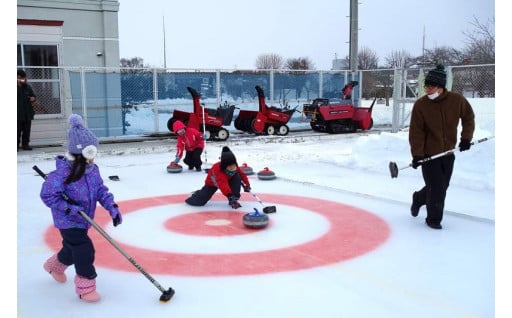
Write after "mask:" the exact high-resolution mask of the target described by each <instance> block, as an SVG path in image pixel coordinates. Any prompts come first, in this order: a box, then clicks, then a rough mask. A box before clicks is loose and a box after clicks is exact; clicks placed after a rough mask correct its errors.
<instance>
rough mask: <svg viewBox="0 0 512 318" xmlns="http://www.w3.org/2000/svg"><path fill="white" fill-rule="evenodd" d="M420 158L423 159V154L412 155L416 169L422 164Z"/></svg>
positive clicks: (412, 164)
mask: <svg viewBox="0 0 512 318" xmlns="http://www.w3.org/2000/svg"><path fill="white" fill-rule="evenodd" d="M420 160H423V156H413V157H412V163H411V167H413V168H414V169H416V168H418V167H419V166H421V163H420Z"/></svg>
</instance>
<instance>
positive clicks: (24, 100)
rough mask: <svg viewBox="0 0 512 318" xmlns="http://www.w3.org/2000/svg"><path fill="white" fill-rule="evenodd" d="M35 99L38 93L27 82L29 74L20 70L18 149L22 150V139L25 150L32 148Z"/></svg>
mask: <svg viewBox="0 0 512 318" xmlns="http://www.w3.org/2000/svg"><path fill="white" fill-rule="evenodd" d="M35 101H36V95H35V94H34V91H33V90H32V87H31V86H30V85H28V83H27V74H26V73H25V71H24V70H18V144H17V148H18V151H20V141H21V148H22V149H23V150H32V147H30V146H29V143H30V130H31V128H32V120H33V119H34V114H35V112H34V107H33V106H32V103H34V102H35Z"/></svg>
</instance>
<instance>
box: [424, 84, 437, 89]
mask: <svg viewBox="0 0 512 318" xmlns="http://www.w3.org/2000/svg"><path fill="white" fill-rule="evenodd" d="M423 87H425V89H433V88H436V87H437V86H434V85H425V86H423Z"/></svg>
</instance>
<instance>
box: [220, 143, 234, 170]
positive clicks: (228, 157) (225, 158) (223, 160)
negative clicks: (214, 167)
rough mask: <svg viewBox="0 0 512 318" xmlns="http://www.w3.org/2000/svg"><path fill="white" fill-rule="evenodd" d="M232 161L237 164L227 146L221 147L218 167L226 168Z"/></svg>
mask: <svg viewBox="0 0 512 318" xmlns="http://www.w3.org/2000/svg"><path fill="white" fill-rule="evenodd" d="M234 163H236V165H237V166H238V163H237V162H236V158H235V155H234V154H233V153H232V152H231V150H230V149H229V148H228V147H227V146H224V147H222V153H221V154H220V169H221V170H226V167H227V166H229V165H232V164H234Z"/></svg>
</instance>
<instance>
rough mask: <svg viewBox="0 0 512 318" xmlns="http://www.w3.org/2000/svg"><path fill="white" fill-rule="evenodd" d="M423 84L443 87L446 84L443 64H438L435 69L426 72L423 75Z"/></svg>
mask: <svg viewBox="0 0 512 318" xmlns="http://www.w3.org/2000/svg"><path fill="white" fill-rule="evenodd" d="M425 86H436V87H442V88H444V87H445V86H446V72H445V70H444V66H443V65H441V64H440V65H438V66H437V67H436V68H435V69H433V70H431V71H430V72H428V74H427V76H426V77H425Z"/></svg>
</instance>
